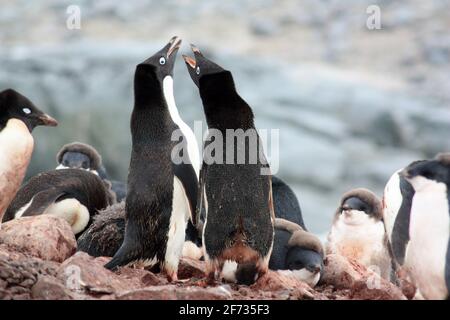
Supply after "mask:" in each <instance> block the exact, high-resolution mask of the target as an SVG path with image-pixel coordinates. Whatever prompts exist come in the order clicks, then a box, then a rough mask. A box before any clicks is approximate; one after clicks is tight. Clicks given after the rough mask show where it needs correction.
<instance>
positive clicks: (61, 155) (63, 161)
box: [56, 142, 127, 202]
mask: <svg viewBox="0 0 450 320" xmlns="http://www.w3.org/2000/svg"><path fill="white" fill-rule="evenodd" d="M56 161H57V163H58V166H57V167H56V169H67V168H72V169H82V170H86V171H90V172H92V173H94V174H96V175H98V176H99V177H100V178H102V179H103V180H106V181H108V182H110V183H111V189H112V191H114V193H115V194H116V199H117V202H121V201H122V200H124V199H125V197H126V195H127V185H126V184H125V183H123V182H120V181H114V180H111V179H110V178H109V177H108V174H107V173H106V169H105V167H104V166H103V162H102V157H101V155H100V153H99V152H98V151H97V150H96V149H95V148H94V147H93V146H91V145H88V144H85V143H81V142H72V143H68V144H66V145H64V146H62V148H61V149H60V150H59V151H58V154H57V155H56Z"/></svg>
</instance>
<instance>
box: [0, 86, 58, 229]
mask: <svg viewBox="0 0 450 320" xmlns="http://www.w3.org/2000/svg"><path fill="white" fill-rule="evenodd" d="M57 124H58V123H57V121H56V120H55V119H53V118H52V117H50V116H49V115H47V114H45V113H43V112H42V111H41V110H39V109H38V108H37V107H36V106H35V105H34V104H33V103H32V102H31V101H30V100H28V99H27V98H26V97H24V96H23V95H21V94H20V93H18V92H17V91H14V90H12V89H7V90H4V91H2V92H0V221H2V219H3V215H4V214H5V212H6V209H7V208H8V206H9V204H10V202H11V201H12V199H13V198H14V196H15V194H16V192H17V190H18V189H19V187H20V184H21V183H22V180H23V178H24V176H25V173H26V170H27V168H28V164H29V163H30V159H31V154H32V152H33V147H34V140H33V136H32V135H31V132H32V131H33V129H34V128H35V127H36V126H52V127H54V126H56V125H57ZM0 226H1V223H0Z"/></svg>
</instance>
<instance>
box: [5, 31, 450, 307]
mask: <svg viewBox="0 0 450 320" xmlns="http://www.w3.org/2000/svg"><path fill="white" fill-rule="evenodd" d="M180 45H181V39H180V38H178V37H173V38H172V39H171V40H170V41H169V43H167V45H165V46H164V47H163V48H162V49H161V50H159V51H158V52H156V53H155V54H154V55H152V56H151V57H149V58H148V59H147V60H145V61H143V62H142V63H140V64H138V65H137V67H136V70H135V76H134V106H133V111H132V115H131V121H130V129H131V135H132V152H131V157H130V165H129V174H128V179H127V183H123V182H119V181H115V180H111V179H110V178H109V175H108V174H107V171H106V168H105V167H104V165H103V162H102V157H101V156H100V154H99V152H98V151H97V150H96V149H95V148H94V147H92V146H90V145H87V144H84V143H80V142H72V143H69V144H66V145H64V146H63V147H62V148H61V150H60V151H59V152H58V154H57V157H56V158H57V167H56V169H55V170H49V171H47V172H43V173H41V174H38V175H37V176H35V177H33V178H31V179H30V180H29V181H27V182H25V183H24V184H23V185H22V183H23V179H24V176H25V173H26V169H27V167H28V165H29V162H30V159H31V155H32V151H33V148H34V140H33V136H32V134H31V133H32V131H33V129H34V128H35V127H36V126H56V125H57V121H56V120H55V119H53V118H52V117H50V116H49V115H47V114H45V113H43V112H42V111H41V110H39V109H38V108H37V107H36V106H35V105H34V104H33V103H32V102H31V101H30V100H29V99H28V98H26V97H25V96H23V95H22V94H20V93H18V92H17V91H14V90H12V89H8V90H4V91H2V92H0V221H1V222H3V223H4V222H7V221H9V220H12V219H19V218H20V217H25V216H32V215H39V214H52V215H56V216H60V217H62V218H63V219H65V220H67V222H68V223H69V224H70V226H71V227H72V230H73V232H74V234H75V236H76V237H77V242H78V250H81V251H85V252H87V253H89V254H90V255H92V256H109V257H112V259H111V260H110V261H109V262H108V263H107V264H106V265H105V267H106V268H109V269H111V270H115V269H117V268H119V267H121V266H126V265H135V266H138V265H139V266H144V267H149V268H150V267H155V268H158V269H159V270H160V271H161V272H164V273H165V275H166V276H167V278H168V280H169V281H177V270H178V263H179V260H180V258H181V256H188V257H191V258H195V259H204V260H205V262H206V272H205V277H206V279H207V281H208V283H214V282H215V281H220V280H224V281H232V282H237V283H239V284H246V285H250V284H252V283H254V282H255V281H256V280H257V279H258V278H259V277H261V276H263V275H264V273H266V272H267V270H268V269H269V268H270V269H272V270H277V271H278V272H284V273H289V274H292V275H293V276H295V277H296V278H298V279H300V280H302V281H304V282H306V283H307V284H309V285H310V286H312V287H313V286H315V285H316V284H317V283H319V281H320V277H321V274H322V273H323V266H324V258H325V255H326V254H339V255H343V256H345V257H347V258H348V259H352V260H355V261H358V262H359V263H361V264H362V265H365V266H366V267H367V268H370V269H372V270H373V271H375V272H377V273H379V274H380V276H381V277H383V278H384V279H386V280H390V281H393V282H396V281H397V280H398V279H397V275H399V274H400V272H401V273H402V274H405V275H406V277H407V280H409V281H410V282H412V283H413V284H414V285H415V286H416V288H417V296H422V297H424V298H426V299H448V298H449V288H450V153H442V154H439V155H437V156H436V157H435V158H434V159H430V160H418V161H415V162H413V163H411V164H409V165H407V166H406V167H405V168H402V169H399V170H398V171H397V172H395V173H394V174H393V175H392V176H391V178H390V179H389V180H388V182H387V184H386V186H385V189H384V193H383V197H382V198H381V199H379V198H378V197H377V196H376V195H375V194H374V193H372V192H371V191H370V190H367V189H364V188H357V189H353V190H350V191H348V192H347V193H345V194H344V195H343V196H342V199H341V200H340V202H339V204H338V207H337V210H336V213H335V217H334V220H333V223H332V226H331V230H330V232H329V234H328V238H327V242H326V245H325V247H324V246H323V245H322V243H321V242H320V240H319V239H318V238H317V237H316V236H314V235H313V234H311V233H310V232H308V231H307V228H306V226H305V223H304V221H303V218H302V212H301V209H300V205H299V203H298V200H297V197H296V196H295V194H294V192H293V191H292V190H291V189H290V188H289V186H288V185H287V184H286V183H284V181H282V180H281V179H280V178H278V177H276V176H272V175H271V174H270V167H269V165H268V164H267V161H266V159H265V157H264V151H263V150H262V144H261V142H260V139H259V137H258V136H257V135H256V140H255V141H256V148H257V152H258V154H260V155H262V156H261V157H259V158H258V159H257V161H256V162H251V161H250V148H251V146H250V142H246V141H247V140H245V139H244V140H243V141H240V142H238V143H236V144H233V147H234V150H233V151H234V152H235V153H236V151H238V150H240V151H242V150H243V151H244V154H245V157H244V158H245V161H244V162H243V163H239V162H237V161H236V154H235V156H234V159H233V160H234V162H233V163H231V164H230V163H228V162H223V161H222V162H211V161H209V160H210V159H208V158H207V155H206V152H205V150H206V149H207V148H208V147H209V146H210V144H211V139H209V138H210V137H211V136H210V135H211V134H210V132H212V131H213V130H216V131H219V132H221V133H224V134H225V132H226V130H227V129H234V130H239V129H241V130H243V131H246V130H255V129H256V128H255V125H254V115H253V111H252V109H251V107H250V106H249V105H248V104H247V102H246V101H245V100H244V99H243V98H242V97H241V96H240V95H239V94H238V92H237V89H236V86H235V83H234V80H233V76H232V73H231V72H230V71H228V70H226V69H224V68H222V67H221V66H219V65H218V64H216V63H215V62H213V61H211V60H209V59H208V58H206V57H205V56H204V55H203V53H202V52H201V51H200V50H199V49H198V48H197V47H196V46H194V45H191V49H192V52H193V56H187V55H183V59H184V61H185V63H186V66H187V69H188V73H189V75H190V76H191V79H192V81H193V82H194V85H195V86H196V87H197V89H198V92H199V95H200V98H201V100H202V104H203V111H204V114H205V117H206V121H207V124H208V129H209V131H208V132H209V136H208V137H207V138H206V139H205V141H204V146H203V148H202V151H203V161H201V158H200V149H199V147H198V145H197V141H196V139H195V136H194V134H193V132H192V130H191V129H190V127H189V126H188V125H187V124H186V123H185V122H184V121H183V120H182V119H181V117H180V114H179V112H178V109H177V106H176V103H175V98H174V94H173V70H174V65H175V61H176V56H177V52H178V50H179V48H180ZM174 132H177V133H178V139H173V133H174ZM180 146H181V148H180ZM223 146H224V149H225V143H224V145H223ZM177 148H178V149H177ZM174 150H177V152H178V151H181V152H180V153H179V155H180V157H181V158H182V159H183V161H181V162H179V161H178V162H175V161H173V157H172V156H173V151H174ZM223 157H224V158H223V159H221V160H224V159H225V155H223ZM263 169H265V170H267V171H266V172H269V174H261V172H262V170H263ZM0 227H1V224H0Z"/></svg>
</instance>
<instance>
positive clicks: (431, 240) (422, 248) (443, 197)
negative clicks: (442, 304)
mask: <svg viewBox="0 0 450 320" xmlns="http://www.w3.org/2000/svg"><path fill="white" fill-rule="evenodd" d="M448 210H449V208H448V201H447V190H446V186H445V184H443V183H434V186H433V190H430V189H429V190H427V191H424V192H420V191H419V192H416V194H415V195H414V198H413V203H412V208H411V221H410V230H409V232H410V237H411V239H410V243H409V246H408V249H407V251H406V257H405V267H406V269H407V270H408V271H409V272H410V274H411V277H412V278H413V281H414V282H415V283H416V285H417V286H418V288H419V289H420V292H421V293H422V294H423V296H424V297H425V298H427V299H445V298H446V297H447V295H448V290H447V286H446V282H445V264H446V255H447V249H448V248H447V247H448V242H449V236H450V235H449V232H450V218H449V211H448Z"/></svg>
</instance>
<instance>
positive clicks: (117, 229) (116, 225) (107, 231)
mask: <svg viewBox="0 0 450 320" xmlns="http://www.w3.org/2000/svg"><path fill="white" fill-rule="evenodd" d="M272 193H273V202H274V210H275V216H276V217H277V218H285V219H287V220H289V221H291V222H294V223H297V224H299V226H300V227H301V228H302V229H303V230H305V231H306V230H307V229H306V227H305V225H304V223H303V218H302V213H301V210H300V205H299V203H298V200H297V197H296V195H295V193H294V192H293V191H292V189H291V188H290V187H289V186H288V185H287V184H286V183H285V182H284V181H283V180H281V179H280V178H277V177H276V176H272ZM199 218H201V220H200V221H199V224H198V228H197V229H199V230H202V225H203V223H204V216H199ZM190 225H192V224H190ZM197 229H196V228H194V227H193V226H192V228H189V226H188V228H187V229H186V240H185V242H184V246H183V254H182V256H183V257H188V258H191V259H197V260H198V259H200V258H201V257H202V256H203V250H202V243H201V238H199V237H198V233H197ZM124 233H125V204H124V203H123V202H122V203H119V204H116V205H113V206H111V207H108V208H106V209H104V210H102V211H100V212H99V214H98V215H96V216H94V221H93V222H92V224H91V225H90V226H89V228H87V229H86V231H85V232H84V233H83V234H82V235H81V236H80V237H79V238H78V241H77V248H78V250H80V251H84V252H86V253H88V254H89V255H90V256H93V257H99V256H104V257H112V256H113V255H114V253H116V251H117V250H118V249H119V247H120V245H121V244H122V242H123V236H124ZM282 233H283V232H277V231H276V232H275V242H274V247H276V246H277V239H280V241H281V242H283V241H284V240H285V238H284V237H277V234H282ZM200 236H201V235H200ZM281 242H280V243H281ZM283 243H284V242H283ZM276 253H277V251H276V250H274V251H273V252H272V256H273V255H274V254H276ZM234 269H235V268H234ZM310 269H311V268H310ZM232 272H233V274H232V276H234V271H232ZM302 275H304V273H302ZM305 278H308V279H309V278H310V277H307V276H306V275H305ZM305 281H306V280H305Z"/></svg>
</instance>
